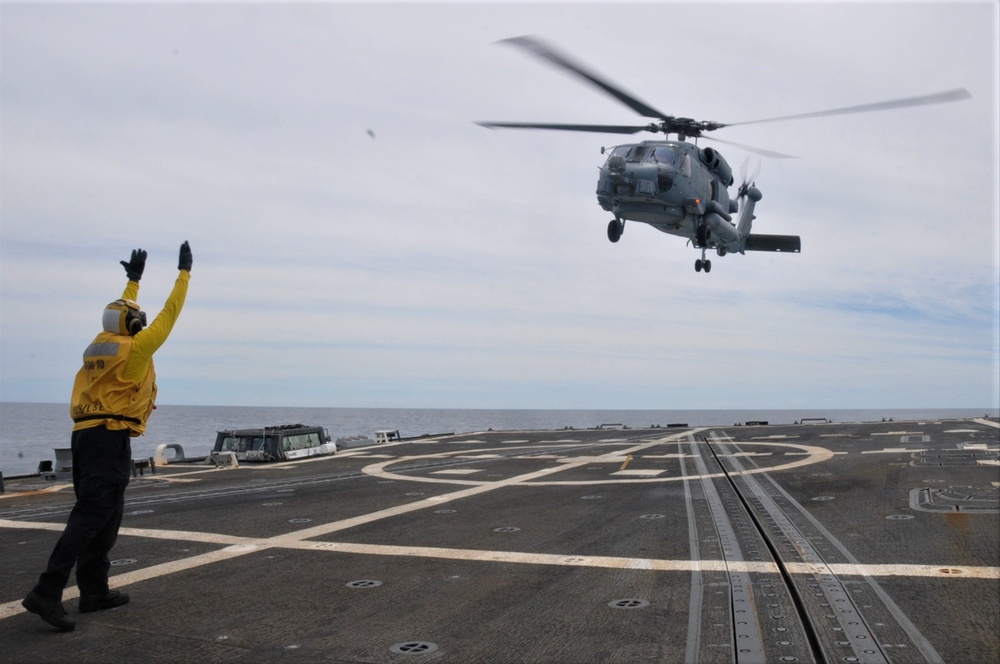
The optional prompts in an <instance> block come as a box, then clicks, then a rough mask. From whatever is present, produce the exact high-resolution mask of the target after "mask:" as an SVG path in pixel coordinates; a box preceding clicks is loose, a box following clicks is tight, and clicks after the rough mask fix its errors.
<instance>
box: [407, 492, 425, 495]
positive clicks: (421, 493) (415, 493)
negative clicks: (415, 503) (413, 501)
mask: <svg viewBox="0 0 1000 664" xmlns="http://www.w3.org/2000/svg"><path fill="white" fill-rule="evenodd" d="M406 495H407V496H422V495H424V492H423V491H411V492H409V493H408V494H406Z"/></svg>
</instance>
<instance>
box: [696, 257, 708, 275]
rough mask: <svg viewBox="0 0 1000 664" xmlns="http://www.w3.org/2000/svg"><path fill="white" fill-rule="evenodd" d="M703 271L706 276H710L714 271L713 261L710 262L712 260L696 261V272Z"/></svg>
mask: <svg viewBox="0 0 1000 664" xmlns="http://www.w3.org/2000/svg"><path fill="white" fill-rule="evenodd" d="M702 270H704V271H705V273H706V274H708V273H709V272H711V271H712V261H710V260H702V259H700V258H699V259H698V260H696V261H695V262H694V271H695V272H701V271H702Z"/></svg>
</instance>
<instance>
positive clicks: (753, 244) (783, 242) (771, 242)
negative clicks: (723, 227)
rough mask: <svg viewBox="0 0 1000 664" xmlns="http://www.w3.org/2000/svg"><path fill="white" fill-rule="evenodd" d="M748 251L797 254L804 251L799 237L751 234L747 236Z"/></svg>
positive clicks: (745, 247) (746, 248)
mask: <svg viewBox="0 0 1000 664" xmlns="http://www.w3.org/2000/svg"><path fill="white" fill-rule="evenodd" d="M744 249H745V250H747V251H781V252H785V253H790V254H797V253H799V252H800V251H802V240H801V239H800V238H799V236H798V235H761V234H759V233H751V234H750V235H748V236H747V240H746V246H744Z"/></svg>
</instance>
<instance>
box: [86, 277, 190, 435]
mask: <svg viewBox="0 0 1000 664" xmlns="http://www.w3.org/2000/svg"><path fill="white" fill-rule="evenodd" d="M190 278H191V273H190V272H188V271H187V270H181V272H180V274H179V275H178V276H177V281H176V282H174V289H173V290H172V291H171V292H170V296H169V297H168V298H167V301H166V303H165V304H164V305H163V310H162V311H160V313H159V315H158V316H157V317H156V320H154V321H153V323H152V324H151V325H150V326H149V327H147V328H146V329H144V330H142V331H140V332H139V333H138V334H136V335H135V336H134V337H130V336H128V335H123V334H113V333H111V332H101V333H100V334H98V335H97V337H95V338H94V341H93V342H92V343H91V344H90V345H89V346H87V349H86V350H85V351H84V352H83V366H82V367H81V368H80V371H78V372H77V374H76V380H75V381H74V383H73V395H72V397H71V399H70V416H71V417H72V418H73V421H74V422H75V424H74V425H73V430H74V431H78V430H80V429H87V428H90V427H96V426H100V425H104V426H105V427H107V428H108V429H111V430H120V429H129V430H130V431H131V433H132V435H133V436H139V435H142V434H143V433H144V432H145V431H146V420H148V419H149V414H150V413H151V412H152V411H153V408H154V407H155V404H156V371H155V369H154V367H153V353H155V352H156V351H157V350H159V348H160V346H162V345H163V342H164V341H166V340H167V337H168V336H170V331H171V330H172V329H173V327H174V323H175V322H176V321H177V317H178V316H179V315H180V313H181V308H183V306H184V298H185V297H186V296H187V287H188V281H189V280H190ZM138 297H139V283H138V282H137V281H129V282H128V285H127V286H126V287H125V293H124V294H123V295H122V299H125V300H137V299H138ZM102 416H104V417H102Z"/></svg>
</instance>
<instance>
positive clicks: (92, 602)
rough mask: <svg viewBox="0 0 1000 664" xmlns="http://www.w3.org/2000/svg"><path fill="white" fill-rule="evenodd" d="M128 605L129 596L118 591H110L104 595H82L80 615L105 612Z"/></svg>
mask: <svg viewBox="0 0 1000 664" xmlns="http://www.w3.org/2000/svg"><path fill="white" fill-rule="evenodd" d="M122 604H128V595H126V594H125V593H123V592H120V591H118V590H108V591H107V592H105V593H104V594H103V595H80V613H89V612H91V611H103V610H104V609H113V608H115V607H116V606H121V605H122Z"/></svg>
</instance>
